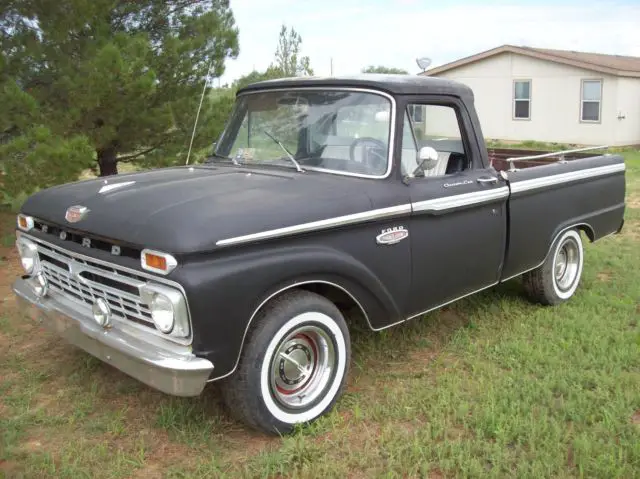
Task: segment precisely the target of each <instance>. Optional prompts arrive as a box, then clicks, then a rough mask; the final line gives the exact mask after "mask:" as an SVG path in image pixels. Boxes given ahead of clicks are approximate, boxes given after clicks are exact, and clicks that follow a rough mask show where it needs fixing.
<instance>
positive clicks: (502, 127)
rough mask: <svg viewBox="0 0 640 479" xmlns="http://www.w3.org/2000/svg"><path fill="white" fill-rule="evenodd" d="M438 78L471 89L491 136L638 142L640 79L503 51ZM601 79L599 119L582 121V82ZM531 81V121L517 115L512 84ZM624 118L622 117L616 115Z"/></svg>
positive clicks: (620, 142) (589, 141)
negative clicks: (590, 121) (519, 81)
mask: <svg viewBox="0 0 640 479" xmlns="http://www.w3.org/2000/svg"><path fill="white" fill-rule="evenodd" d="M434 76H438V77H442V78H448V79H451V80H455V81H459V82H461V83H464V84H466V85H468V86H469V87H471V88H472V89H473V91H474V95H475V104H476V109H477V111H478V116H479V117H480V121H481V123H482V128H483V132H484V135H485V136H486V137H487V138H494V139H501V140H513V141H525V140H537V141H546V142H558V143H572V144H581V145H583V144H584V145H594V144H608V145H626V144H634V143H638V142H640V138H638V137H639V136H640V80H638V79H631V78H619V77H616V76H613V75H607V74H602V73H598V72H594V71H590V70H585V69H581V68H576V67H572V66H569V65H563V64H560V63H556V62H551V61H546V60H540V59H537V58H531V57H528V56H525V55H519V54H515V53H509V52H506V53H501V54H498V55H495V56H493V57H488V58H486V59H483V60H478V61H476V62H474V63H470V64H467V65H463V66H460V67H458V68H454V69H451V70H448V71H445V72H442V73H440V74H436V75H434ZM585 79H600V80H602V101H601V111H600V121H599V122H597V123H586V122H582V121H580V106H581V85H582V80H585ZM514 80H531V106H530V108H531V109H530V119H529V120H520V119H514V118H513V82H514ZM620 111H623V112H625V114H626V119H625V120H619V119H618V113H619V112H620Z"/></svg>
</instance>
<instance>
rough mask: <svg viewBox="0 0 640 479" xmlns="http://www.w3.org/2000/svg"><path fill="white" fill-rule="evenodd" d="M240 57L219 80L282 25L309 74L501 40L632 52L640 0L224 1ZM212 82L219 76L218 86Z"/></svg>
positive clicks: (237, 71) (638, 52)
mask: <svg viewBox="0 0 640 479" xmlns="http://www.w3.org/2000/svg"><path fill="white" fill-rule="evenodd" d="M230 3H231V9H232V10H233V13H234V16H235V19H236V24H237V26H238V28H239V30H240V54H239V55H238V58H237V59H233V60H227V62H226V71H225V73H224V74H223V76H222V77H221V78H220V82H221V83H222V84H225V83H230V82H231V81H233V80H234V79H236V78H238V77H240V76H242V75H245V74H247V73H249V72H251V71H252V70H253V69H256V70H265V69H266V68H267V67H268V66H269V64H270V63H271V62H272V61H273V56H274V53H275V49H276V45H277V42H278V34H279V32H280V28H281V26H282V25H283V24H285V25H287V26H288V27H293V28H295V30H296V31H297V32H298V33H299V34H300V35H301V37H302V54H303V55H307V56H309V58H310V60H311V66H312V67H313V69H314V73H315V74H316V75H321V76H324V75H330V74H331V62H332V59H333V74H334V75H350V74H357V73H359V72H360V71H361V70H362V68H365V67H366V66H368V65H384V66H389V67H397V68H402V69H405V70H407V71H408V72H409V73H418V72H419V71H420V69H419V68H418V66H417V65H416V58H418V57H428V58H430V59H431V60H432V65H431V66H432V67H433V66H438V65H442V64H444V63H448V62H450V61H453V60H457V59H459V58H462V57H465V56H468V55H473V54H475V53H479V52H481V51H484V50H489V49H491V48H494V47H497V46H500V45H503V44H505V43H508V44H512V45H518V46H530V47H540V48H557V49H563V50H576V51H590V52H597V53H608V54H618V55H631V56H639V57H640V0H609V1H606V0H604V1H603V0H600V1H596V0H585V1H575V0H557V1H550V0H542V1H531V0H520V1H517V2H516V1H506V0H485V1H477V0H439V1H433V0H366V1H357V0H297V1H296V0H231V1H230ZM216 83H217V82H216Z"/></svg>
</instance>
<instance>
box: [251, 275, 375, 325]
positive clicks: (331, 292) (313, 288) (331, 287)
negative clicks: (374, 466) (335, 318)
mask: <svg viewBox="0 0 640 479" xmlns="http://www.w3.org/2000/svg"><path fill="white" fill-rule="evenodd" d="M296 289H298V290H303V291H309V292H311V293H315V294H318V295H320V296H323V297H325V298H327V299H328V300H329V301H331V302H332V303H333V304H335V305H336V307H337V308H338V309H339V310H340V312H341V313H342V315H343V316H344V318H345V319H346V320H347V321H348V322H349V323H353V322H354V321H355V322H357V323H360V324H361V325H363V326H364V327H366V328H371V324H370V323H369V318H368V316H367V313H366V311H365V310H364V308H363V307H362V305H361V304H360V303H359V302H358V300H356V299H355V297H354V296H353V295H352V294H351V293H349V292H348V291H347V290H346V289H344V288H343V287H342V286H338V285H336V284H334V283H330V282H327V281H309V282H306V283H299V284H294V285H291V287H289V288H286V289H283V290H280V291H278V292H277V293H276V294H274V295H273V296H271V297H269V298H268V299H267V300H266V301H265V302H264V303H263V304H261V305H260V307H259V308H258V310H257V311H256V312H255V313H254V314H257V313H258V311H260V310H261V309H262V308H263V307H264V306H266V305H267V304H269V303H270V302H271V301H273V300H274V299H276V298H278V297H279V296H281V295H283V294H286V293H288V292H289V291H293V290H296Z"/></svg>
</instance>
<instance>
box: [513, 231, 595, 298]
mask: <svg viewBox="0 0 640 479" xmlns="http://www.w3.org/2000/svg"><path fill="white" fill-rule="evenodd" d="M583 264H584V250H583V248H582V238H581V237H580V232H579V231H577V230H575V229H572V230H568V231H565V232H564V233H562V234H561V235H560V236H559V237H558V239H556V241H555V242H554V244H553V246H552V248H551V252H550V254H549V255H548V256H547V258H546V260H545V262H544V263H543V264H542V265H541V266H540V267H538V268H536V269H534V270H533V271H529V272H528V273H525V274H524V275H523V283H524V287H525V290H526V291H527V293H528V295H529V297H530V298H531V299H532V300H534V301H537V302H539V303H542V304H547V305H554V304H559V303H562V302H564V301H566V300H568V299H569V298H570V297H571V296H573V294H574V293H575V291H576V289H577V288H578V285H579V284H580V278H581V276H582V266H583Z"/></svg>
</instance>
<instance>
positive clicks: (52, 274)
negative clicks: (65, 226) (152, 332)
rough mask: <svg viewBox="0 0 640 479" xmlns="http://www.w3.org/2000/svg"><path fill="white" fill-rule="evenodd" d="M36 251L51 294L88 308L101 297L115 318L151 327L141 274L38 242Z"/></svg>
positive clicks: (151, 322) (144, 281)
mask: <svg viewBox="0 0 640 479" xmlns="http://www.w3.org/2000/svg"><path fill="white" fill-rule="evenodd" d="M38 252H39V254H40V264H41V266H42V271H43V273H44V275H45V277H46V279H47V281H48V283H49V288H50V291H51V292H52V293H56V294H60V295H62V296H63V297H64V298H66V299H68V300H70V301H73V302H74V303H76V304H77V305H78V306H81V307H86V308H88V309H89V310H90V309H91V307H92V305H93V303H94V302H95V300H96V299H97V298H104V299H105V300H106V301H107V302H108V303H109V306H110V308H111V312H112V314H113V317H114V318H120V319H127V320H129V321H133V322H136V323H138V324H142V325H145V326H149V327H152V328H154V325H153V321H152V319H151V312H150V311H149V308H148V307H147V305H146V304H145V303H144V302H143V301H142V299H141V298H140V294H139V287H140V286H142V285H144V284H145V283H146V280H145V279H144V278H143V277H141V276H137V275H135V274H132V273H129V272H125V271H122V270H120V269H116V268H113V267H110V266H105V265H103V264H101V263H97V262H94V261H90V260H87V259H85V258H84V257H81V256H80V255H76V254H74V253H72V252H70V251H66V250H62V249H58V248H53V247H51V246H49V245H47V244H43V243H40V242H39V243H38Z"/></svg>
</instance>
